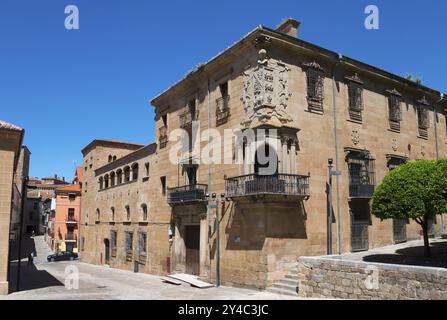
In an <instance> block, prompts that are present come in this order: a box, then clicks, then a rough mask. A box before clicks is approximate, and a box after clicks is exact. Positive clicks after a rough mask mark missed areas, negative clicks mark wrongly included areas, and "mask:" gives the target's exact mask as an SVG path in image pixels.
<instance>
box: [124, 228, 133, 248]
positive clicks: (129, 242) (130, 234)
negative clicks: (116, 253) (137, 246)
mask: <svg viewBox="0 0 447 320" xmlns="http://www.w3.org/2000/svg"><path fill="white" fill-rule="evenodd" d="M125 235H126V246H125V248H126V252H127V253H131V252H132V250H133V232H130V231H126V233H125Z"/></svg>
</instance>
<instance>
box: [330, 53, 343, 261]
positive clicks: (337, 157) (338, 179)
mask: <svg viewBox="0 0 447 320" xmlns="http://www.w3.org/2000/svg"><path fill="white" fill-rule="evenodd" d="M342 59H343V56H342V55H341V54H338V60H337V62H336V63H335V64H334V66H333V67H332V110H333V120H334V139H335V141H334V144H335V145H334V147H335V170H336V175H335V183H336V187H337V199H336V200H337V248H338V254H339V255H340V254H341V213H340V160H339V155H338V133H337V102H336V94H337V92H336V90H337V89H336V83H335V68H336V67H337V65H338V64H339V63H341V61H342Z"/></svg>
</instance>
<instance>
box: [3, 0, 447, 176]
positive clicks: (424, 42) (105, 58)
mask: <svg viewBox="0 0 447 320" xmlns="http://www.w3.org/2000/svg"><path fill="white" fill-rule="evenodd" d="M69 4H75V5H77V6H78V8H79V11H80V23H79V25H80V29H79V30H72V31H68V30H66V29H65V28H64V20H65V17H66V14H65V13H64V8H65V6H66V5H69ZM369 4H375V5H377V6H378V7H379V9H380V30H376V31H368V30H366V29H365V28H364V24H363V22H364V19H365V17H366V15H365V14H364V9H365V7H366V6H367V5H369ZM289 16H291V17H294V18H296V19H298V20H300V21H301V22H302V25H301V27H300V37H301V38H302V39H304V40H306V41H310V42H312V43H315V44H317V45H320V46H323V47H325V48H327V49H331V50H334V51H338V52H340V53H342V54H344V55H347V56H350V57H352V58H355V59H358V60H361V61H364V62H367V63H369V64H373V65H376V66H378V67H381V68H383V69H385V70H388V71H391V72H393V73H396V74H399V75H406V74H408V73H411V74H413V75H421V76H422V78H423V82H424V84H425V85H427V86H429V87H432V88H434V89H436V90H439V91H442V92H447V83H446V81H445V75H446V73H447V62H446V58H445V57H446V56H447V41H446V40H447V39H446V38H447V36H446V34H447V32H446V31H447V2H446V1H443V0H431V1H430V0H426V1H403V0H402V1H401V0H393V1H374V0H369V1H362V0H331V1H329V0H328V1H322V0H313V1H309V0H307V1H300V0H293V1H281V0H277V1H261V0H257V1H240V0H239V1H232V0H226V1H211V0H207V1H157V2H155V1H143V0H133V1H129V0H109V1H106V0H70V1H61V0H41V1H35V0H29V1H22V0H1V2H0V41H1V42H0V43H1V44H0V119H3V120H6V121H8V122H12V123H14V124H17V125H20V126H22V127H24V128H25V129H26V138H25V143H26V144H27V145H28V146H29V148H30V149H31V152H32V156H31V157H32V158H31V171H30V174H31V175H33V176H47V175H52V174H55V173H57V174H58V175H60V176H65V177H67V178H68V179H71V178H72V177H73V172H74V164H73V161H76V162H77V164H78V165H79V164H81V162H82V156H81V152H80V150H81V149H82V148H83V147H84V146H85V145H87V144H88V143H89V142H90V141H91V140H93V139H95V138H105V139H121V140H128V141H135V142H138V143H149V142H152V141H153V140H154V120H153V119H154V113H153V110H152V107H151V106H150V104H149V100H150V99H151V98H152V97H154V96H155V95H157V94H158V93H160V92H161V91H163V90H164V89H166V88H167V87H169V86H170V85H171V84H172V83H174V82H175V81H177V80H178V79H179V78H181V77H182V76H183V75H184V74H185V73H186V72H187V71H188V70H190V69H192V68H193V67H194V66H195V65H197V64H198V63H200V62H204V61H206V60H208V59H209V58H211V57H213V56H214V55H215V54H216V53H218V52H220V51H221V50H223V49H224V48H226V47H227V46H229V45H230V44H232V43H233V42H235V41H237V40H238V39H239V38H241V37H242V36H243V35H245V34H246V33H248V32H249V31H251V30H252V29H253V28H255V27H256V26H257V25H259V24H263V25H265V26H268V27H272V28H274V27H275V26H276V25H277V24H278V23H279V22H280V21H281V20H282V19H283V18H285V17H289Z"/></svg>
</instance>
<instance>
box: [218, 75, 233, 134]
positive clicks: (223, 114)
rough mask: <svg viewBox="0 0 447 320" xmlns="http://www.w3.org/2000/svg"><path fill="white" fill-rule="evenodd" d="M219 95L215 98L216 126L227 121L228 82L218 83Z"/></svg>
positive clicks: (228, 110)
mask: <svg viewBox="0 0 447 320" xmlns="http://www.w3.org/2000/svg"><path fill="white" fill-rule="evenodd" d="M219 91H220V97H219V98H218V99H216V127H217V126H220V125H222V124H225V123H227V122H228V118H229V117H230V108H229V101H230V96H229V95H228V82H224V83H221V84H219Z"/></svg>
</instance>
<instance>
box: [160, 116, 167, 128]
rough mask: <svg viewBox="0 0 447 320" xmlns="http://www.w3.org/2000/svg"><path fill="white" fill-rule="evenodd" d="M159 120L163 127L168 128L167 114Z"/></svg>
mask: <svg viewBox="0 0 447 320" xmlns="http://www.w3.org/2000/svg"><path fill="white" fill-rule="evenodd" d="M161 120H162V121H163V126H164V127H166V128H167V127H168V115H167V114H164V115H162V116H161Z"/></svg>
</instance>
